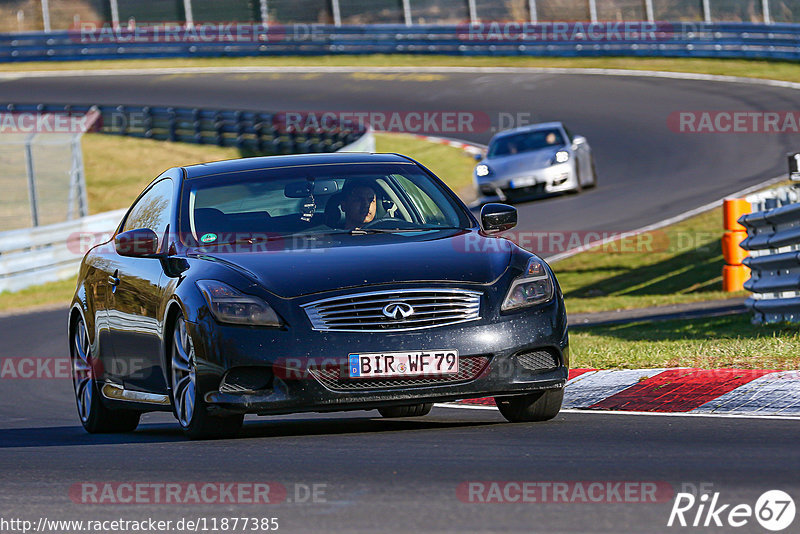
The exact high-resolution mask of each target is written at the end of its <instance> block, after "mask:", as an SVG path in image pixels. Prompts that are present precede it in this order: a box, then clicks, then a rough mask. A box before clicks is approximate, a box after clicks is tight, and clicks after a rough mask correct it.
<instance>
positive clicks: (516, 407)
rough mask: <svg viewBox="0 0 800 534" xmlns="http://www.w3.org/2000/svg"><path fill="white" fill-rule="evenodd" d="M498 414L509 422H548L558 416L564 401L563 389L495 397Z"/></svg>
mask: <svg viewBox="0 0 800 534" xmlns="http://www.w3.org/2000/svg"><path fill="white" fill-rule="evenodd" d="M494 401H495V403H496V404H497V408H498V409H499V410H500V413H501V414H503V417H505V418H506V419H507V420H508V421H509V422H511V423H520V422H530V421H548V420H550V419H552V418H553V417H555V416H556V415H558V412H559V411H560V410H561V403H562V402H563V401H564V388H559V389H545V390H542V391H537V392H536V393H531V394H530V395H516V396H513V397H495V399H494Z"/></svg>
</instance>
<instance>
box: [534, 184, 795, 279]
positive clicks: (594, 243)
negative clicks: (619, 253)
mask: <svg viewBox="0 0 800 534" xmlns="http://www.w3.org/2000/svg"><path fill="white" fill-rule="evenodd" d="M786 179H787V176H786V175H780V176H776V177H775V178H770V179H769V180H765V181H763V182H761V183H758V184H756V185H753V186H750V187H747V188H745V189H742V190H741V191H736V192H735V193H731V194H729V195H725V196H724V197H722V198H720V199H718V200H715V201H713V202H709V203H708V204H704V205H702V206H700V207H699V208H694V209H691V210H689V211H685V212H683V213H681V214H679V215H675V216H674V217H670V218H668V219H664V220H663V221H658V222H657V223H653V224H649V225H647V226H643V227H642V228H639V229H637V230H631V231H630V232H621V233H620V234H619V235H617V236H613V237H609V238H605V239H598V240H597V241H592V242H591V243H587V244H586V245H582V246H580V247H577V248H573V249H570V250H566V251H564V252H561V253H559V254H554V255H552V256H548V257H547V263H555V262H557V261H561V260H565V259H567V258H569V257H571V256H574V255H575V254H579V253H581V252H584V251H586V250H589V249H591V248H594V247H597V246H600V245H606V244H609V243H613V242H614V241H617V240H619V239H621V238H623V237H632V236H635V235H639V234H643V233H645V232H652V231H653V230H658V229H659V228H663V227H665V226H669V225H671V224H675V223H679V222H681V221H684V220H686V219H688V218H690V217H694V216H695V215H699V214H701V213H703V212H706V211H708V210H711V209H714V208H717V207H721V206H722V201H723V200H725V199H726V198H740V197H743V196H746V195H749V194H750V193H753V192H755V191H759V190H761V189H765V188H767V187H769V186H771V185H774V184H777V183H779V182H782V181H784V180H786Z"/></svg>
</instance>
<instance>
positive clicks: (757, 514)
mask: <svg viewBox="0 0 800 534" xmlns="http://www.w3.org/2000/svg"><path fill="white" fill-rule="evenodd" d="M684 489H686V488H684ZM795 512H796V510H795V504H794V499H792V497H791V496H790V495H789V494H788V493H786V492H785V491H781V490H769V491H766V492H764V493H763V494H761V496H760V497H759V498H758V499H756V502H755V504H754V505H751V504H750V503H731V502H726V501H724V500H723V498H722V497H721V494H720V492H714V493H713V494H712V493H709V492H707V491H700V492H698V493H695V492H692V493H684V492H681V493H678V494H677V495H676V496H675V502H674V503H673V505H672V511H671V512H670V514H669V521H667V526H668V527H671V526H681V527H687V526H688V527H732V528H740V527H743V526H745V525H750V526H752V525H753V521H754V520H755V522H757V523H758V524H759V525H761V526H762V527H763V528H765V529H767V530H771V531H773V532H779V531H782V530H785V529H787V528H789V526H790V525H791V524H792V523H793V522H794V517H795Z"/></svg>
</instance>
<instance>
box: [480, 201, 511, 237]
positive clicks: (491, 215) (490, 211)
mask: <svg viewBox="0 0 800 534" xmlns="http://www.w3.org/2000/svg"><path fill="white" fill-rule="evenodd" d="M481 225H482V226H483V231H484V232H487V233H495V232H504V231H506V230H510V229H512V228H514V227H515V226H516V225H517V208H515V207H513V206H509V205H508V204H494V203H493V204H486V205H485V206H484V207H482V208H481Z"/></svg>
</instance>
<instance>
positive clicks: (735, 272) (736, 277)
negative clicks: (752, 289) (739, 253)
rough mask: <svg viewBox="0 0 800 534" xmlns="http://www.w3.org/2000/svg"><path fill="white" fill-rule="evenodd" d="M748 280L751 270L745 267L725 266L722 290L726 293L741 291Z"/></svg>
mask: <svg viewBox="0 0 800 534" xmlns="http://www.w3.org/2000/svg"><path fill="white" fill-rule="evenodd" d="M748 278H750V269H749V268H748V267H746V266H745V265H724V266H723V267H722V290H723V291H725V292H726V293H733V292H735V291H741V290H743V289H744V283H745V282H747V279H748Z"/></svg>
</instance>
